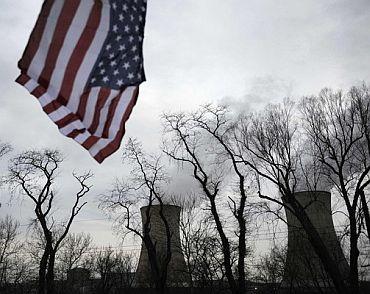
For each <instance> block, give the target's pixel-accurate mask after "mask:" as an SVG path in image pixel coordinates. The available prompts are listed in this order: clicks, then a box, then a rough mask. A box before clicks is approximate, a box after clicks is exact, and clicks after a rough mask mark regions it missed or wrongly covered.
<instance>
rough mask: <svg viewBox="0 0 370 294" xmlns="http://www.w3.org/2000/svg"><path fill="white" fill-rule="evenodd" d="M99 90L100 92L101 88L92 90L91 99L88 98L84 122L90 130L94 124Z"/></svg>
mask: <svg viewBox="0 0 370 294" xmlns="http://www.w3.org/2000/svg"><path fill="white" fill-rule="evenodd" d="M99 90H100V87H94V88H91V90H90V94H89V97H87V103H86V110H85V116H84V119H83V121H82V122H83V124H84V125H85V127H86V129H88V128H90V126H91V124H92V122H93V119H94V113H95V111H94V110H95V106H96V102H97V101H98V96H99Z"/></svg>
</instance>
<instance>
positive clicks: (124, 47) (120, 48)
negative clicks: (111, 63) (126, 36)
mask: <svg viewBox="0 0 370 294" xmlns="http://www.w3.org/2000/svg"><path fill="white" fill-rule="evenodd" d="M125 49H126V46H125V45H120V46H119V49H118V50H119V51H123V50H125Z"/></svg>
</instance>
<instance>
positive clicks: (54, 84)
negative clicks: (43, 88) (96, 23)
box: [48, 1, 94, 98]
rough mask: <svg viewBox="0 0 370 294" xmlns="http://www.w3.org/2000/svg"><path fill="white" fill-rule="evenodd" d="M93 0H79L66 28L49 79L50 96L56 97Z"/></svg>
mask: <svg viewBox="0 0 370 294" xmlns="http://www.w3.org/2000/svg"><path fill="white" fill-rule="evenodd" d="M93 3H94V2H93V1H81V2H80V5H79V6H78V9H77V11H76V13H75V16H74V18H73V20H72V23H71V25H70V27H69V29H68V32H67V34H66V37H65V40H64V42H63V46H62V48H61V49H60V52H59V55H58V59H57V62H56V65H55V69H56V70H54V71H53V74H52V76H51V79H50V83H49V88H48V92H49V94H50V96H52V97H57V95H58V93H59V91H60V89H61V86H62V82H63V78H64V75H65V71H66V69H67V66H68V63H69V60H70V59H71V55H72V53H73V50H74V49H75V47H76V46H77V43H78V41H79V39H80V37H81V35H82V33H83V31H84V29H85V27H86V24H87V21H88V19H89V16H90V12H91V9H92V7H93ZM67 98H68V97H67Z"/></svg>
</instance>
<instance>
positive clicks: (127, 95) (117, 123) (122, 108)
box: [108, 87, 136, 139]
mask: <svg viewBox="0 0 370 294" xmlns="http://www.w3.org/2000/svg"><path fill="white" fill-rule="evenodd" d="M135 88H136V87H128V88H127V89H126V90H125V91H124V92H123V93H122V96H121V98H120V100H119V102H118V105H117V108H116V112H115V114H114V117H113V120H112V124H111V125H110V128H109V136H108V137H109V138H111V139H114V138H115V137H116V134H117V133H118V131H119V129H120V127H121V121H122V119H121V118H122V117H123V115H124V113H125V112H126V110H127V106H128V105H129V103H130V101H131V99H132V96H133V94H134V91H135Z"/></svg>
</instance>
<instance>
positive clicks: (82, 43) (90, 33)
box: [59, 1, 102, 104]
mask: <svg viewBox="0 0 370 294" xmlns="http://www.w3.org/2000/svg"><path fill="white" fill-rule="evenodd" d="M101 5H102V4H101V2H99V1H95V2H94V6H93V8H92V9H91V12H90V15H89V19H88V20H87V23H86V26H85V27H84V31H83V32H82V34H81V37H80V39H79V40H78V43H77V45H76V47H75V48H74V50H73V53H72V55H71V57H70V60H69V63H68V66H67V68H66V71H65V74H64V79H63V82H62V87H61V90H60V93H59V97H61V99H63V100H64V101H63V102H64V103H63V104H67V102H68V100H69V97H70V95H71V93H72V89H73V85H74V83H75V82H76V80H75V78H76V75H77V72H78V70H79V68H80V66H81V64H82V62H83V60H84V58H85V55H86V53H87V51H88V49H89V48H90V45H91V43H92V42H93V40H94V37H95V35H96V30H97V28H98V26H99V23H100V18H101Z"/></svg>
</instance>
